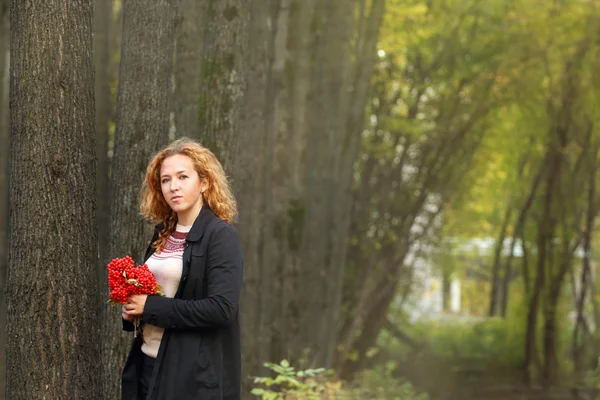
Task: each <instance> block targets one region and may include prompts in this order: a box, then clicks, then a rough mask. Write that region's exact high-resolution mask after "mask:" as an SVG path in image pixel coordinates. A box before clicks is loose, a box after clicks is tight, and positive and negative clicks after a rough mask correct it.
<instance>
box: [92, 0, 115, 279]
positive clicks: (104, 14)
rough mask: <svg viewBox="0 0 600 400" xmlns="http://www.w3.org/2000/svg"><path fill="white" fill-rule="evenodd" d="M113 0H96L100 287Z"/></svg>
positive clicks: (105, 215) (105, 223)
mask: <svg viewBox="0 0 600 400" xmlns="http://www.w3.org/2000/svg"><path fill="white" fill-rule="evenodd" d="M111 17H112V0H95V1H94V57H95V60H94V63H95V71H96V76H95V79H96V84H95V88H96V89H95V90H96V157H97V160H98V162H97V171H96V193H97V199H98V213H97V215H98V253H99V254H100V258H99V268H100V270H99V273H100V274H99V276H100V278H101V279H100V280H99V283H100V285H101V286H100V287H101V288H102V287H103V286H102V279H103V277H104V270H103V263H102V261H103V260H106V259H107V258H108V255H107V250H108V236H109V235H108V224H109V218H110V216H109V213H108V172H109V168H108V166H109V160H108V133H109V132H108V127H109V123H110V119H111V114H112V112H111V109H112V107H111V94H110V61H111V57H110V51H111V49H110V38H109V32H110V27H111Z"/></svg>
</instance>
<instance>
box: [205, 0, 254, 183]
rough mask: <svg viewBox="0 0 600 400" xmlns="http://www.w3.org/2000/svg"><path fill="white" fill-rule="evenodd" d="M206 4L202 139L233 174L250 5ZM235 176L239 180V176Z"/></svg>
mask: <svg viewBox="0 0 600 400" xmlns="http://www.w3.org/2000/svg"><path fill="white" fill-rule="evenodd" d="M206 1H207V3H208V4H207V11H206V15H207V19H206V26H205V31H204V48H203V52H202V66H201V68H202V69H201V71H202V75H201V79H200V105H199V118H200V132H201V133H200V139H201V140H202V142H203V144H204V145H205V146H207V147H208V148H209V149H211V150H212V151H213V152H214V153H215V155H216V156H217V158H218V159H219V161H220V162H221V163H222V164H223V166H224V168H225V170H226V171H227V172H228V173H229V174H232V173H233V172H235V171H238V169H237V168H236V167H235V166H234V165H233V163H234V162H237V154H238V148H239V140H238V136H239V135H240V133H239V131H238V130H239V121H240V111H241V109H242V105H243V100H244V94H245V91H246V72H245V68H246V60H247V42H248V36H249V35H248V26H249V16H250V12H249V11H248V8H249V7H250V5H249V4H248V3H247V2H244V1H242V0H206ZM240 168H243V167H240ZM232 177H233V180H234V181H235V179H236V177H235V175H232Z"/></svg>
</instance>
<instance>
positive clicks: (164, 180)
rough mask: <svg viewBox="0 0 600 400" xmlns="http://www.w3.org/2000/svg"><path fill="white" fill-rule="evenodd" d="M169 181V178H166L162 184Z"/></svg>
mask: <svg viewBox="0 0 600 400" xmlns="http://www.w3.org/2000/svg"><path fill="white" fill-rule="evenodd" d="M168 180H169V179H168V178H165V179H163V180H162V181H161V182H162V183H167V181H168Z"/></svg>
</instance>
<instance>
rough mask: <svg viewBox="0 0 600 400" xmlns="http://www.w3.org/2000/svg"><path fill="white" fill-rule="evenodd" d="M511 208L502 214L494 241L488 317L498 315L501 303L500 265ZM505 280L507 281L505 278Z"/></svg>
mask: <svg viewBox="0 0 600 400" xmlns="http://www.w3.org/2000/svg"><path fill="white" fill-rule="evenodd" d="M512 210H513V208H512V206H511V205H508V206H507V207H506V212H505V214H504V220H503V221H502V227H501V228H500V234H499V235H498V239H496V245H495V246H494V263H493V264H492V282H491V293H490V309H489V312H488V315H489V316H490V317H493V316H496V315H498V314H500V304H502V303H503V301H502V299H501V298H500V294H501V293H502V292H501V290H500V265H501V263H502V250H503V249H504V239H505V238H506V229H507V228H508V224H509V222H510V217H511V215H512ZM507 279H509V278H508V277H507Z"/></svg>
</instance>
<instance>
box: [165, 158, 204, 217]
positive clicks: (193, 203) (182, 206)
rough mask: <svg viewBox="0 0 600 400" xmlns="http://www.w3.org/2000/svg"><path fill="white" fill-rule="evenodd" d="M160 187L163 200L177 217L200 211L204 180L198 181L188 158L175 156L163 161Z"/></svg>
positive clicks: (198, 178) (198, 177)
mask: <svg viewBox="0 0 600 400" xmlns="http://www.w3.org/2000/svg"><path fill="white" fill-rule="evenodd" d="M160 186H161V189H162V194H163V196H164V198H165V200H166V201H167V203H168V204H169V206H170V207H171V209H173V211H175V212H176V213H177V214H178V215H180V216H181V215H182V214H183V215H185V214H188V213H189V212H193V211H194V210H196V211H198V212H199V211H200V208H201V207H202V192H204V190H206V186H207V184H206V179H200V176H198V173H197V172H196V169H195V168H194V163H193V162H192V159H191V158H189V157H188V156H185V155H181V154H176V155H174V156H170V157H167V158H165V159H164V161H163V163H162V165H161V168H160Z"/></svg>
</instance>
